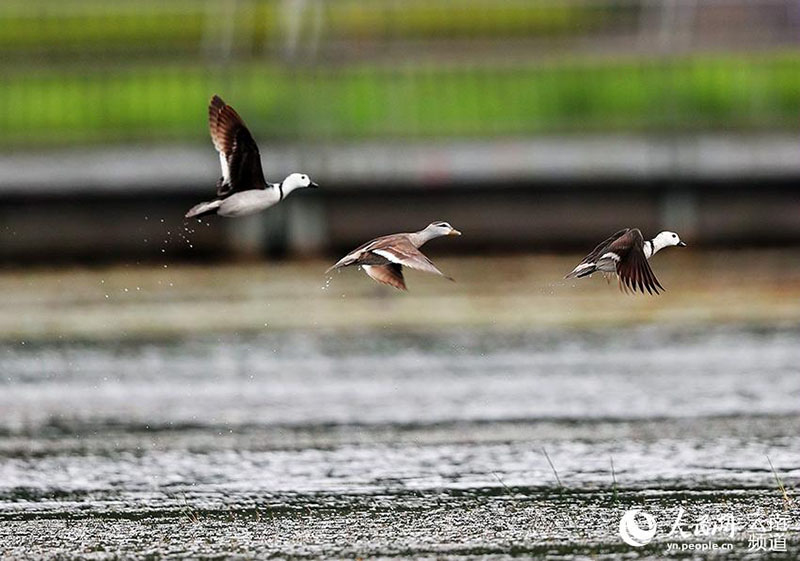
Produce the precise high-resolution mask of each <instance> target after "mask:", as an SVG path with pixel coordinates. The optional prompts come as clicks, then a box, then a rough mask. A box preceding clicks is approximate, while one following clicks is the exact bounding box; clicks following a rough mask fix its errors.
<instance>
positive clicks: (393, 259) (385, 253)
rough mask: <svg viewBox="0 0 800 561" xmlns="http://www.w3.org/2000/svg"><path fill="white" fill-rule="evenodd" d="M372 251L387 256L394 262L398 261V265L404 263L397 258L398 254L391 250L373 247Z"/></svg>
mask: <svg viewBox="0 0 800 561" xmlns="http://www.w3.org/2000/svg"><path fill="white" fill-rule="evenodd" d="M372 253H374V254H375V255H380V256H381V257H385V258H386V259H388V260H389V261H391V262H392V263H397V264H398V265H402V263H401V262H400V261H399V260H398V259H397V255H395V254H394V253H392V252H391V251H386V250H385V249H373V250H372Z"/></svg>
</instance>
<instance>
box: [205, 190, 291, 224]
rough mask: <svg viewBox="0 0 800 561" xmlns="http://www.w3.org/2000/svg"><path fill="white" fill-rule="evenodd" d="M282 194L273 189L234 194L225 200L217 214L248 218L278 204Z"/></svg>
mask: <svg viewBox="0 0 800 561" xmlns="http://www.w3.org/2000/svg"><path fill="white" fill-rule="evenodd" d="M279 200H280V194H278V193H276V192H275V191H274V190H273V189H250V190H248V191H241V192H239V193H234V194H233V195H231V196H230V197H228V198H227V199H225V200H224V201H223V202H222V204H221V205H220V207H219V210H218V211H217V214H219V215H220V216H229V217H235V216H247V215H248V214H254V213H256V212H261V211H262V210H264V209H267V208H269V207H271V206H272V205H274V204H275V203H277V202H278V201H279Z"/></svg>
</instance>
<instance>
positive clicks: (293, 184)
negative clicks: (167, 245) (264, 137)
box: [185, 95, 318, 218]
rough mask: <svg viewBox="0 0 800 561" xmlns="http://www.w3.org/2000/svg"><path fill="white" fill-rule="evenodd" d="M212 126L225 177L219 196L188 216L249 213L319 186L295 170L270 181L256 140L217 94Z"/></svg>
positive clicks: (211, 112)
mask: <svg viewBox="0 0 800 561" xmlns="http://www.w3.org/2000/svg"><path fill="white" fill-rule="evenodd" d="M208 128H209V130H210V131H211V140H212V141H213V142H214V148H216V149H217V152H219V162H220V165H221V166H222V177H220V178H219V179H218V180H217V196H216V198H215V199H213V200H211V201H206V202H202V203H200V204H197V205H195V206H193V207H192V208H191V209H190V210H189V212H187V213H186V216H185V217H186V218H199V217H201V216H206V215H209V214H218V215H220V216H229V217H233V216H247V215H249V214H255V213H257V212H261V211H262V210H265V209H267V208H269V207H271V206H273V205H275V204H277V203H279V202H281V201H282V200H283V199H285V198H286V197H287V196H288V195H289V193H291V192H292V191H294V190H295V189H300V188H302V187H317V186H318V185H317V184H316V183H314V182H313V181H311V178H309V177H308V175H306V174H304V173H292V174H289V175H288V176H287V177H286V179H284V180H283V181H281V182H280V183H268V182H267V181H266V180H265V179H264V172H263V170H262V169H261V155H260V154H259V152H258V145H256V141H255V140H253V136H252V135H251V134H250V131H249V130H247V127H246V126H245V124H244V121H243V120H242V118H241V117H240V116H239V114H238V113H237V112H236V111H235V110H234V109H233V107H231V106H230V105H227V104H226V103H225V102H224V101H222V99H221V98H220V97H219V96H216V95H215V96H214V97H212V98H211V103H209V105H208Z"/></svg>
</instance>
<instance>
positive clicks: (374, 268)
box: [363, 263, 407, 290]
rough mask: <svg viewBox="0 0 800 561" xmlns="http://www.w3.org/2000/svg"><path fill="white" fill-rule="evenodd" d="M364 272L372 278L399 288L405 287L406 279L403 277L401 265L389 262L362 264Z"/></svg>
mask: <svg viewBox="0 0 800 561" xmlns="http://www.w3.org/2000/svg"><path fill="white" fill-rule="evenodd" d="M363 269H364V272H365V273H367V275H369V276H370V277H371V278H372V279H374V280H376V281H378V282H381V283H383V284H388V285H389V286H393V287H395V288H397V289H399V290H407V289H406V281H405V279H404V278H403V267H402V266H401V265H398V264H396V263H389V264H388V265H364V267H363Z"/></svg>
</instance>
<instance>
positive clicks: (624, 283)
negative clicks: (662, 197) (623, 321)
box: [598, 228, 664, 294]
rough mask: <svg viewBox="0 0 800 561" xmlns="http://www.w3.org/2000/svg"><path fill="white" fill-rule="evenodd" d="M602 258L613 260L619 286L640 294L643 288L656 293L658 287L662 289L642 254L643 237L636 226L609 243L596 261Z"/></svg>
mask: <svg viewBox="0 0 800 561" xmlns="http://www.w3.org/2000/svg"><path fill="white" fill-rule="evenodd" d="M603 259H611V260H612V261H614V262H615V264H616V269H617V275H619V280H620V287H625V288H627V289H628V290H631V291H633V292H636V291H637V290H638V291H640V292H641V293H642V294H644V291H645V290H647V292H648V293H650V294H653V293H655V294H658V293H659V291H658V289H659V288H660V289H661V290H664V287H663V286H661V283H659V282H658V279H657V278H656V276H655V274H653V270H652V269H651V268H650V263H649V262H648V261H647V257H645V255H644V238H643V237H642V232H640V231H639V230H638V229H637V228H634V229H632V230H629V231H628V232H627V233H625V234H624V235H623V236H621V237H620V238H618V239H617V240H616V241H614V242H612V243H611V244H609V246H608V247H607V248H606V250H605V253H604V254H603V255H601V256H600V257H599V259H598V262H600V261H602V260H603Z"/></svg>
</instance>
